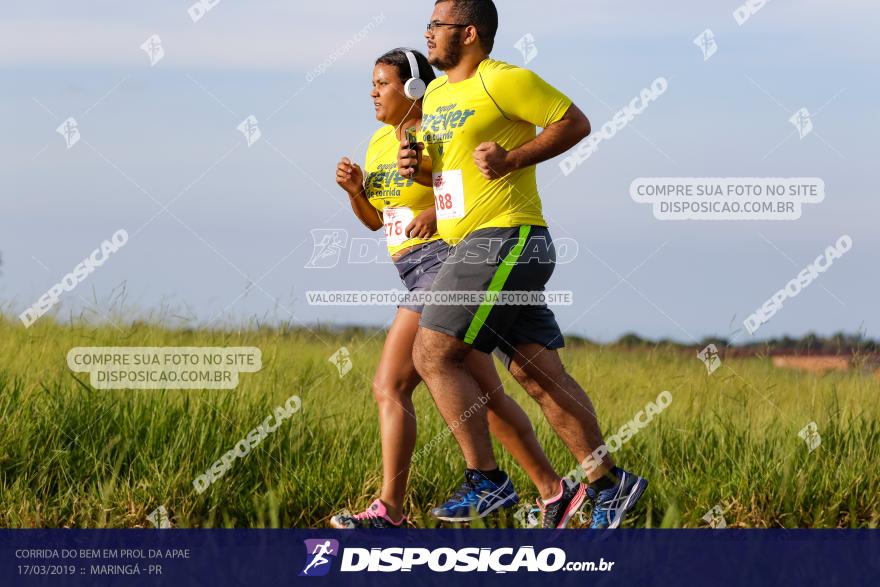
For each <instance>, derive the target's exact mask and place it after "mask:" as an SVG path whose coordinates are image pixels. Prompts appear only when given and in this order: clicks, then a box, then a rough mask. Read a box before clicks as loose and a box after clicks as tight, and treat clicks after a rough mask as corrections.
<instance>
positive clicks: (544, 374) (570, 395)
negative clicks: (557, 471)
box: [510, 343, 614, 482]
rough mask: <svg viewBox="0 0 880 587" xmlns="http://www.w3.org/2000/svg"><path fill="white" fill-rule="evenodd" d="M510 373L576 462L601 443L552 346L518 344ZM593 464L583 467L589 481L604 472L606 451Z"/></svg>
mask: <svg viewBox="0 0 880 587" xmlns="http://www.w3.org/2000/svg"><path fill="white" fill-rule="evenodd" d="M510 373H511V375H513V377H514V378H515V379H516V380H517V381H518V382H519V384H520V385H522V386H523V388H524V389H525V390H526V391H527V392H528V394H529V395H530V396H532V398H533V399H534V400H535V401H537V402H538V405H540V406H541V409H542V410H543V411H544V415H545V416H546V417H547V421H548V422H549V423H550V425H551V426H553V429H554V430H555V431H556V433H557V434H558V435H559V437H560V438H561V439H562V441H563V442H564V443H565V445H566V446H567V447H568V449H569V450H570V451H571V453H572V454H573V455H574V457H575V458H576V459H577V461H578V463H580V464H581V465H583V464H584V463H585V462H586V461H587V459H588V457H590V455H592V454H593V451H595V450H596V449H597V448H599V447H600V446H603V445H604V444H605V441H604V440H603V438H602V432H601V430H600V429H599V422H598V420H597V418H596V410H595V409H594V408H593V404H592V402H591V401H590V398H589V397H587V394H586V393H585V392H584V390H583V388H582V387H581V386H580V385H579V384H578V382H577V381H575V380H574V379H573V378H572V377H571V375H569V374H568V372H567V371H566V370H565V367H564V366H563V365H562V361H561V360H560V358H559V353H557V352H556V351H555V350H551V349H546V348H544V347H543V346H541V345H539V344H531V343H529V344H522V345H518V346H517V347H516V352H515V353H514V356H513V360H512V361H511V364H510ZM596 465H598V466H596V467H595V468H591V467H588V470H587V471H586V473H587V479H588V480H589V481H590V482H593V481H596V480H597V479H599V478H601V477H603V476H605V475H606V474H607V473H608V472H609V471H610V470H611V468H613V467H614V462H613V461H612V459H611V457H610V456H609V455H607V454H606V455H605V456H604V457H603V458H602V459H601V460H600V461H598V462H596Z"/></svg>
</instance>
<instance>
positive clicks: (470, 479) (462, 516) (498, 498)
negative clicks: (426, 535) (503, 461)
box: [431, 470, 519, 522]
mask: <svg viewBox="0 0 880 587" xmlns="http://www.w3.org/2000/svg"><path fill="white" fill-rule="evenodd" d="M518 501H519V496H518V495H517V494H516V491H515V490H514V489H513V483H511V482H510V477H508V476H507V473H504V481H502V482H501V483H498V484H496V483H493V482H492V481H489V479H487V478H486V477H484V476H483V475H482V474H481V473H480V472H479V471H472V470H469V471H465V474H464V483H462V484H461V487H459V488H458V491H456V492H455V495H453V496H452V497H451V498H450V499H449V501H447V502H446V503H444V504H443V505H441V506H440V507H438V508H434V509H433V510H431V515H433V516H434V517H435V518H437V519H438V520H443V521H444V522H468V521H470V520H476V519H477V518H483V517H485V516H488V515H489V514H491V513H492V512H494V511H495V510H497V509H498V508H502V507H510V506H512V505H514V504H515V503H516V502H518Z"/></svg>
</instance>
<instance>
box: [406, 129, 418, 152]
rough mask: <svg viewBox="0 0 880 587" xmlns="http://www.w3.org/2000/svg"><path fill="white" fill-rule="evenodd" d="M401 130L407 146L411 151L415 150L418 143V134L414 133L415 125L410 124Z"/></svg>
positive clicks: (415, 131)
mask: <svg viewBox="0 0 880 587" xmlns="http://www.w3.org/2000/svg"><path fill="white" fill-rule="evenodd" d="M403 132H404V135H405V136H406V142H407V144H408V146H409V148H410V149H411V150H413V151H416V150H417V149H416V147H417V146H418V144H419V139H418V135H417V134H416V133H417V132H418V129H417V128H416V127H415V126H411V127H409V128H408V129H406V130H405V131H403Z"/></svg>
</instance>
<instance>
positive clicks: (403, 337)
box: [373, 308, 421, 520]
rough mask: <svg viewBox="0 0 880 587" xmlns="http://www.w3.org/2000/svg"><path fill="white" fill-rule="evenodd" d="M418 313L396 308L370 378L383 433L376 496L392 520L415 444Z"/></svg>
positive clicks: (398, 513)
mask: <svg viewBox="0 0 880 587" xmlns="http://www.w3.org/2000/svg"><path fill="white" fill-rule="evenodd" d="M419 317H420V316H419V314H418V313H416V312H413V311H411V310H405V309H403V308H401V309H398V310H397V316H396V317H395V318H394V322H392V323H391V328H389V329H388V336H387V337H386V338H385V346H384V347H383V349H382V358H381V359H380V360H379V367H378V368H377V369H376V375H375V376H374V378H373V396H374V397H375V398H376V404H377V405H378V407H379V427H380V430H381V435H382V491H381V493H380V495H379V499H381V500H382V502H383V503H384V504H385V507H386V508H387V509H388V514H389V516H390V517H391V518H393V519H395V520H397V519H400V516H401V514H402V511H403V499H404V494H405V493H406V484H407V481H408V479H409V468H410V464H411V462H412V455H413V451H415V446H416V417H415V407H414V406H413V401H412V394H413V390H414V389H415V388H416V386H417V385H418V384H419V382H420V381H421V378H419V374H418V373H417V372H416V368H415V366H414V365H413V360H412V347H413V341H414V340H415V338H416V332H417V331H418V329H419Z"/></svg>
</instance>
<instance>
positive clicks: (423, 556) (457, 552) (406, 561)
mask: <svg viewBox="0 0 880 587" xmlns="http://www.w3.org/2000/svg"><path fill="white" fill-rule="evenodd" d="M305 542H306V551H307V552H308V556H307V560H306V566H305V568H304V569H303V572H302V573H300V576H309V577H314V576H319V574H320V575H325V574H327V573H328V572H329V570H330V566H331V565H330V560H329V559H328V558H327V557H328V556H336V554H337V553H338V543H337V542H336V541H335V540H323V539H322V540H306V541H305ZM341 554H342V557H341V562H340V567H339V571H340V572H343V573H346V572H348V573H352V572H368V573H369V572H372V573H395V572H403V573H407V572H411V571H413V570H414V569H415V568H416V567H421V568H424V569H427V570H429V571H432V572H435V573H447V572H458V573H468V572H477V573H485V572H492V573H499V574H500V573H515V572H518V571H527V572H544V573H554V572H556V571H587V572H590V571H599V572H607V571H611V569H612V567H613V566H614V562H613V561H606V560H605V559H604V558H601V559H599V561H598V562H596V561H583V562H581V561H567V560H566V554H565V551H564V550H562V549H561V548H544V549H542V550H539V551H536V550H535V547H534V546H520V547H517V548H511V547H500V548H486V547H466V548H458V549H456V548H449V547H440V548H420V547H406V548H404V547H390V548H359V547H348V548H345V549H344V550H343V551H342V553H341ZM416 570H417V569H416Z"/></svg>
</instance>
